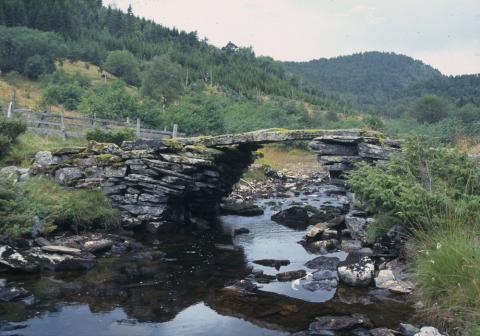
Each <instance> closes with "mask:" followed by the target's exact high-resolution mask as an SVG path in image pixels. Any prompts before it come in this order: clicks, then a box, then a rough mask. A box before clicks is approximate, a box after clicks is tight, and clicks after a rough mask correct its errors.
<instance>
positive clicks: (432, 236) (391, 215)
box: [348, 138, 480, 335]
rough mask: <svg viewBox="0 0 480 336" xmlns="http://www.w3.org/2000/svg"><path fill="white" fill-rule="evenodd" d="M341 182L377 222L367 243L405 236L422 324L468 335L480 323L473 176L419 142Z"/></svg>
mask: <svg viewBox="0 0 480 336" xmlns="http://www.w3.org/2000/svg"><path fill="white" fill-rule="evenodd" d="M348 182H349V185H350V186H351V188H352V189H353V191H354V192H355V193H356V195H357V198H358V199H359V200H360V201H361V202H363V204H364V205H365V207H366V208H367V210H368V211H370V212H373V213H374V214H375V216H376V219H377V221H376V222H375V225H372V226H370V227H369V232H368V238H369V240H375V239H376V238H377V237H378V236H379V235H382V234H384V233H385V231H386V230H387V229H388V228H389V227H390V226H391V225H393V224H403V225H404V226H405V227H406V228H407V229H408V230H409V233H410V237H411V239H412V242H413V244H412V245H413V247H414V251H412V252H413V253H411V256H410V257H411V258H412V259H413V264H412V267H411V268H412V271H413V274H414V276H415V277H416V282H417V285H418V294H419V296H420V299H421V300H422V302H424V303H425V304H426V309H425V313H426V314H425V316H426V317H427V319H429V322H430V323H435V324H436V325H437V326H439V327H440V328H442V329H446V330H451V331H452V335H453V334H455V335H457V334H458V335H475V334H474V333H475V332H476V331H478V329H479V325H478V322H475V321H479V320H480V170H479V167H478V164H477V162H476V161H475V160H473V159H471V158H469V157H468V156H467V155H466V154H465V153H461V152H459V151H458V150H456V149H453V148H431V147H428V146H426V144H425V143H424V142H423V141H421V140H420V139H419V138H412V139H409V140H408V141H407V143H406V144H405V146H404V151H403V153H402V154H401V155H399V156H398V157H394V158H392V159H391V160H390V161H389V162H387V163H385V164H380V165H377V166H369V165H366V164H362V165H360V166H359V168H358V170H356V171H353V172H350V173H349V175H348Z"/></svg>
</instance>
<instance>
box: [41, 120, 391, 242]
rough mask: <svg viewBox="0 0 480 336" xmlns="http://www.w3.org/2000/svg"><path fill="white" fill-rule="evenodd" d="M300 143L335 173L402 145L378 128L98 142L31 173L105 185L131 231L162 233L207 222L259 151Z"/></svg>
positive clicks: (57, 155)
mask: <svg viewBox="0 0 480 336" xmlns="http://www.w3.org/2000/svg"><path fill="white" fill-rule="evenodd" d="M294 140H311V142H310V145H309V146H310V149H311V150H312V151H314V152H315V153H316V154H317V155H318V160H319V162H320V163H322V164H324V165H325V166H326V168H327V170H328V171H329V173H330V177H331V178H338V177H341V174H342V173H343V172H344V171H346V170H349V169H351V168H352V167H353V165H354V163H355V162H358V161H366V162H369V163H372V162H375V161H378V160H386V159H388V157H389V155H390V154H391V153H392V152H394V151H398V149H399V147H400V142H399V141H394V140H387V139H384V138H383V135H382V134H381V133H379V132H375V131H366V130H360V129H344V130H286V129H267V130H260V131H254V132H247V133H240V134H227V135H219V136H205V137H190V138H174V139H164V140H137V141H128V142H124V143H123V144H122V146H117V145H115V144H102V143H95V142H91V143H90V144H89V146H88V147H87V148H64V149H61V150H58V151H56V152H54V153H48V152H40V153H38V154H37V156H36V161H35V163H34V165H33V168H32V170H31V173H32V174H46V175H50V176H52V177H54V178H55V180H57V181H58V182H60V183H61V184H62V185H65V186H68V187H73V188H90V189H95V188H100V189H102V190H103V191H104V192H105V194H107V195H108V197H109V198H110V199H111V200H112V202H113V205H114V206H115V207H117V208H119V209H121V212H122V215H121V225H122V226H123V227H124V228H125V229H137V228H138V229H140V228H143V229H146V230H147V231H149V232H151V233H161V232H165V231H169V230H172V229H175V228H176V227H179V226H192V225H193V226H199V227H205V226H208V225H209V224H208V223H210V222H211V221H210V219H212V218H214V216H215V215H216V214H217V208H218V204H219V202H220V201H221V199H222V198H223V197H225V196H227V195H228V194H229V193H230V192H231V191H232V187H233V185H234V184H235V183H237V182H238V181H239V179H240V178H241V176H242V174H243V173H244V172H245V171H246V170H247V169H248V166H249V165H250V164H251V163H252V162H253V161H254V155H253V152H254V151H255V150H257V149H258V148H260V147H261V146H262V145H263V144H268V143H275V142H282V141H294ZM41 153H43V155H42V154H41ZM45 158H46V159H45Z"/></svg>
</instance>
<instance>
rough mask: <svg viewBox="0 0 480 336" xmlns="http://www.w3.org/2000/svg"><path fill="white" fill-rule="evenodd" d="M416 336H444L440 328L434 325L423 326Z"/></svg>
mask: <svg viewBox="0 0 480 336" xmlns="http://www.w3.org/2000/svg"><path fill="white" fill-rule="evenodd" d="M415 336H443V335H442V334H441V333H440V331H438V329H436V328H434V327H422V328H421V329H420V331H419V332H418V333H416V334H415Z"/></svg>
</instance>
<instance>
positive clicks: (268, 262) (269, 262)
mask: <svg viewBox="0 0 480 336" xmlns="http://www.w3.org/2000/svg"><path fill="white" fill-rule="evenodd" d="M252 262H253V263H254V264H258V265H262V266H268V267H275V268H276V269H277V270H278V269H280V267H281V266H287V265H290V260H277V259H259V260H254V261H252Z"/></svg>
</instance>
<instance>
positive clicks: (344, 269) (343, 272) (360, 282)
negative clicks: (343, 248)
mask: <svg viewBox="0 0 480 336" xmlns="http://www.w3.org/2000/svg"><path fill="white" fill-rule="evenodd" d="M374 270H375V264H374V262H373V260H372V259H371V258H370V257H367V256H363V257H362V256H358V255H352V254H350V255H349V256H348V257H347V259H346V260H345V261H342V262H340V263H339V264H338V268H337V272H338V276H339V277H340V280H342V282H344V283H346V284H347V285H350V286H354V287H367V286H368V285H370V284H371V283H372V280H373V272H374Z"/></svg>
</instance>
